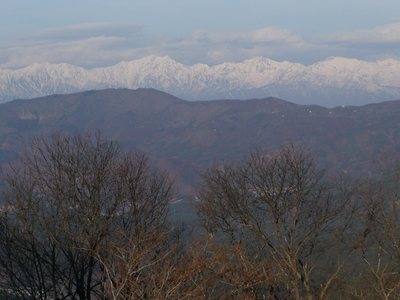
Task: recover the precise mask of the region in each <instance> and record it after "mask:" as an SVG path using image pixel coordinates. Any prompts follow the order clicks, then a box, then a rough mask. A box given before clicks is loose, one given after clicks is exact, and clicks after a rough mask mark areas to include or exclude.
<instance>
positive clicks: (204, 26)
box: [0, 0, 400, 69]
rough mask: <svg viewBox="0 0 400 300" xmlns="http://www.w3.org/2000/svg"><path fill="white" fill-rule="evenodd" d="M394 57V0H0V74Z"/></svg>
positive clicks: (398, 20) (399, 42)
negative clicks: (152, 58)
mask: <svg viewBox="0 0 400 300" xmlns="http://www.w3.org/2000/svg"><path fill="white" fill-rule="evenodd" d="M149 55H159V56H165V55H168V56H169V57H171V58H172V59H174V60H176V61H178V62H180V63H183V64H186V65H193V64H196V63H204V64H208V65H216V64H220V63H223V62H240V61H243V60H245V59H248V58H251V57H254V56H263V57H266V58H270V59H272V60H275V61H290V62H296V63H301V64H304V65H310V64H313V63H316V62H318V61H321V60H324V59H326V58H328V57H331V56H342V57H347V58H355V59H360V60H367V61H376V60H384V59H390V58H392V59H396V60H400V1H399V0H380V1H377V0H374V1H373V0H335V1H324V0H302V1H299V0H279V1H277V0H275V1H269V0H202V1H199V0H101V1H100V0H80V1H76V0H69V1H62V0H37V1H32V0H0V68H1V69H19V68H23V67H26V66H28V65H30V64H33V63H43V62H50V63H69V64H73V65H76V66H80V67H84V68H88V69H90V68H96V67H105V66H111V65H114V64H116V63H118V62H120V61H130V60H134V59H140V58H143V57H146V56H149Z"/></svg>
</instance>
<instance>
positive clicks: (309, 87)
mask: <svg viewBox="0 0 400 300" xmlns="http://www.w3.org/2000/svg"><path fill="white" fill-rule="evenodd" d="M121 87H124V88H131V89H137V88H154V89H158V90H162V91H164V92H167V93H170V94H173V95H175V96H177V97H180V98H183V99H186V100H209V99H222V98H225V99H226V98H237V99H248V98H264V97H269V96H275V97H279V98H283V99H286V100H289V101H292V102H295V103H299V104H320V105H324V106H339V105H351V104H353V105H360V104H365V103H369V102H381V101H385V100H395V99H400V62H399V61H396V60H393V59H388V60H384V61H378V62H366V61H360V60H356V59H348V58H343V57H329V58H327V59H326V60H324V61H321V62H317V63H315V64H313V65H310V66H304V65H302V64H298V63H291V62H287V61H283V62H276V61H273V60H270V59H268V58H264V57H253V58H250V59H247V60H245V61H243V62H239V63H232V62H231V63H229V62H227V63H223V64H219V65H215V66H208V65H205V64H195V65H191V66H188V65H183V64H181V63H179V62H177V61H174V60H173V59H171V58H170V57H168V56H163V57H160V56H155V55H151V56H148V57H145V58H142V59H138V60H133V61H128V62H120V63H118V64H116V65H114V66H110V67H106V68H95V69H91V70H87V69H84V68H80V67H77V66H73V65H70V64H66V63H61V64H50V63H42V64H33V65H31V66H28V67H26V68H23V69H19V70H1V69H0V102H5V101H9V100H12V99H16V98H33V97H38V96H45V95H50V94H64V93H71V92H79V91H83V90H93V89H104V88H121Z"/></svg>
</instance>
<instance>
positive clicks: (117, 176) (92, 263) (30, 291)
mask: <svg viewBox="0 0 400 300" xmlns="http://www.w3.org/2000/svg"><path fill="white" fill-rule="evenodd" d="M5 178H6V182H7V184H6V186H5V190H4V193H3V197H4V200H5V205H4V206H3V207H2V215H1V223H0V226H1V228H0V229H1V232H0V234H1V237H0V272H1V277H2V278H3V279H2V280H0V285H1V286H2V287H3V288H4V289H11V290H13V291H14V293H15V294H17V295H18V296H20V297H27V298H29V299H54V298H56V297H58V299H67V298H68V299H91V298H92V297H95V298H97V297H102V294H103V293H104V291H103V288H104V284H105V283H104V280H106V278H105V277H104V276H103V275H104V274H103V271H104V267H103V266H102V265H101V263H99V260H105V259H106V258H107V257H108V256H109V255H110V254H109V253H107V251H106V249H108V245H111V244H114V243H116V241H118V240H121V239H123V237H124V236H128V237H132V236H134V235H137V234H139V233H140V234H145V233H146V232H164V231H165V230H167V223H168V218H167V216H168V207H169V203H170V201H171V199H172V197H173V195H174V188H173V182H172V180H171V179H170V178H169V175H168V174H167V173H165V172H161V171H159V170H155V169H153V168H151V167H150V166H149V164H148V160H147V158H146V157H144V156H142V155H137V154H133V153H128V154H123V153H122V151H121V146H120V145H119V144H118V143H117V142H113V141H109V140H107V139H104V138H103V137H102V136H101V134H100V133H97V134H91V133H83V134H73V135H72V134H62V133H56V134H53V135H52V136H51V138H50V139H45V138H42V137H40V138H36V139H35V140H34V141H33V143H32V144H31V145H30V147H29V148H27V150H26V151H25V152H24V153H23V154H22V156H21V159H20V162H19V163H18V165H14V166H13V168H12V171H11V172H10V173H9V174H7V175H6V177H5Z"/></svg>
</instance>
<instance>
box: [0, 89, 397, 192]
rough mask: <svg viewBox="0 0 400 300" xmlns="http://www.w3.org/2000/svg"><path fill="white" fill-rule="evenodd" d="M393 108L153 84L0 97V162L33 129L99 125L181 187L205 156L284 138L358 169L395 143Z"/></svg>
mask: <svg viewBox="0 0 400 300" xmlns="http://www.w3.org/2000/svg"><path fill="white" fill-rule="evenodd" d="M399 114H400V100H397V101H388V102H382V103H376V104H368V105H363V106H338V107H335V108H327V107H323V106H318V105H300V104H295V103H292V102H289V101H285V100H282V99H278V98H273V97H269V98H264V99H248V100H211V101H186V100H182V99H180V98H177V97H174V96H172V95H170V94H167V93H165V92H161V91H158V90H154V89H136V90H130V89H106V90H99V91H97V90H93V91H85V92H80V93H74V94H67V95H53V96H45V97H40V98H36V99H31V100H14V101H10V102H7V103H3V104H0V164H3V165H4V164H7V162H9V161H12V160H15V159H17V157H18V153H19V152H20V151H21V149H22V148H23V146H26V145H27V144H28V143H29V140H30V139H31V138H32V137H33V136H35V135H47V134H49V133H50V132H52V131H54V130H55V131H66V132H77V131H97V130H101V131H102V132H103V134H104V135H105V136H106V137H108V138H110V139H113V140H118V141H120V142H122V143H123V144H124V145H125V147H126V148H127V149H133V150H135V151H139V152H141V153H146V154H147V155H149V156H150V157H151V158H152V159H153V160H154V161H156V162H157V163H158V164H159V165H160V166H162V167H165V168H167V169H170V170H172V173H173V174H174V175H175V176H177V178H178V182H179V183H180V186H181V189H182V191H184V192H188V190H190V189H191V187H190V186H191V184H192V183H193V182H194V181H195V180H196V176H197V175H196V172H198V171H199V170H201V168H203V167H204V166H205V165H207V164H209V163H212V162H214V161H220V160H226V159H235V158H238V157H242V156H243V155H244V154H246V153H247V152H248V151H249V150H251V149H256V148H269V149H274V148H275V149H276V148H277V147H279V145H280V144H284V143H287V142H289V141H292V142H294V143H296V144H300V145H305V146H307V147H308V148H309V149H310V150H311V151H312V152H313V153H315V154H316V155H317V156H318V158H319V160H320V161H321V163H322V164H326V165H328V166H330V169H332V170H336V171H337V170H345V171H346V172H347V171H348V172H353V173H354V172H355V173H365V172H368V170H369V167H368V166H369V165H370V162H371V160H372V159H373V158H377V157H379V155H381V154H382V153H385V152H387V151H392V152H398V151H399V150H400V122H399V120H398V116H399ZM182 187H183V188H182ZM188 193H189V192H188Z"/></svg>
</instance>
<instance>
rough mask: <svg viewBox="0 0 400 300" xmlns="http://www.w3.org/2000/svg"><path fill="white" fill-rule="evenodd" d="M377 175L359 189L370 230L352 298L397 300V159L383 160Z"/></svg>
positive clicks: (399, 249) (399, 204) (399, 179)
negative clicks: (361, 267)
mask: <svg viewBox="0 0 400 300" xmlns="http://www.w3.org/2000/svg"><path fill="white" fill-rule="evenodd" d="M377 166H378V172H377V174H374V175H372V176H370V177H369V178H366V179H365V181H364V182H363V184H362V185H360V186H359V188H358V191H359V196H360V200H359V201H360V202H362V203H363V205H364V210H363V219H362V220H363V222H364V224H365V226H367V227H368V228H369V230H370V234H369V235H368V239H366V240H365V242H364V244H363V247H362V248H361V249H360V253H361V260H362V262H363V263H364V268H363V269H362V272H361V276H360V278H359V279H360V280H359V281H362V284H361V283H360V284H358V286H356V288H354V295H356V296H357V297H358V298H361V299H364V298H365V297H366V295H368V297H373V298H374V299H385V300H388V299H399V298H400V202H399V201H400V160H398V159H396V158H395V156H392V155H391V156H389V157H384V158H383V160H382V161H380V162H379V163H377Z"/></svg>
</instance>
